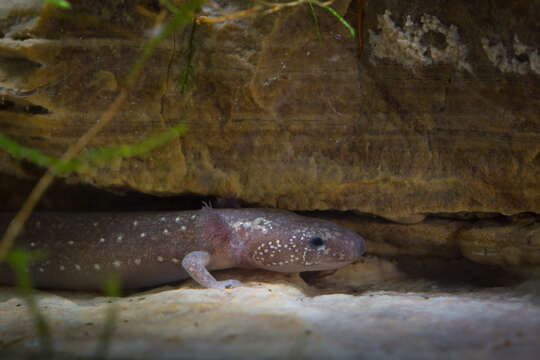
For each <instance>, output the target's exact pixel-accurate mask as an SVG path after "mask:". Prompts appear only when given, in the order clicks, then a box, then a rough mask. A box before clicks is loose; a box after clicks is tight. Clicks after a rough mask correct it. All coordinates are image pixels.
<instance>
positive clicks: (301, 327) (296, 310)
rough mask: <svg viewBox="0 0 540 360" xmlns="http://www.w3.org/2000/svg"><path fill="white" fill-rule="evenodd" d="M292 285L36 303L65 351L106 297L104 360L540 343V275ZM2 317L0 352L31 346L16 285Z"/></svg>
mask: <svg viewBox="0 0 540 360" xmlns="http://www.w3.org/2000/svg"><path fill="white" fill-rule="evenodd" d="M283 280H284V279H283ZM291 285H292V284H290V283H288V282H287V281H281V282H279V283H274V282H266V281H264V280H262V281H257V280H256V281H249V282H248V287H245V288H238V289H233V290H230V291H219V290H208V289H200V288H198V287H197V286H195V287H192V286H190V285H189V284H185V285H183V286H182V287H180V288H179V289H170V288H161V289H158V290H159V291H151V292H148V293H138V294H132V295H129V296H126V297H123V298H120V299H116V300H113V299H109V298H106V297H101V296H95V295H88V294H73V293H66V292H62V293H40V296H39V301H40V309H41V310H42V311H43V313H44V315H45V316H46V318H47V320H48V322H49V324H50V326H51V333H52V337H53V341H54V344H55V348H56V350H57V351H58V352H59V353H63V354H71V356H75V354H76V355H77V356H91V355H92V354H95V351H96V348H97V344H98V339H99V337H100V334H102V331H103V329H104V321H105V320H104V319H105V316H106V314H107V310H108V309H109V307H110V306H111V304H114V305H115V306H116V310H117V321H116V322H115V331H114V335H113V337H112V338H111V347H110V352H109V356H108V358H110V359H125V358H129V359H148V358H153V359H170V358H181V359H183V358H186V359H187V358H189V359H205V358H215V357H219V358H222V359H238V358H250V359H269V358H280V359H298V358H309V359H328V358H335V359H357V358H359V357H369V358H386V359H387V358H399V359H403V358H415V359H418V358H420V359H426V358H438V359H457V358H463V359H464V358H466V359H486V358H490V359H509V358H515V359H523V360H529V359H535V358H536V357H537V355H538V351H540V348H539V343H538V334H539V333H540V323H539V322H538V319H539V318H540V307H539V301H538V300H539V297H538V296H539V294H538V283H537V282H536V283H534V282H530V283H525V284H523V285H521V286H518V287H513V288H505V289H501V288H492V289H490V288H484V289H481V288H471V287H470V286H464V285H460V286H453V287H448V286H446V287H444V286H440V285H437V284H436V283H433V282H430V281H415V282H412V283H408V282H403V281H402V282H401V283H395V284H394V285H392V287H390V288H388V289H386V290H385V289H384V286H383V287H382V288H381V287H380V288H379V289H377V290H375V289H374V290H366V291H361V292H357V293H331V294H325V293H321V292H318V291H315V290H313V289H311V290H310V289H308V288H307V287H305V286H291ZM533 289H536V291H534V290H533ZM0 318H1V319H2V321H1V324H0V344H1V345H2V347H3V350H0V355H1V356H2V358H3V359H8V358H13V359H20V358H21V357H27V356H25V355H28V353H29V352H36V351H38V350H39V347H38V344H39V343H38V341H37V338H36V335H35V331H34V325H33V322H32V321H31V319H30V318H29V316H28V313H27V309H26V305H25V303H24V301H23V300H22V299H21V298H20V297H19V296H17V295H16V294H15V293H14V292H13V291H12V290H9V289H2V291H0ZM441 349H444V351H441ZM10 354H11V357H9V356H10ZM66 356H67V355H66Z"/></svg>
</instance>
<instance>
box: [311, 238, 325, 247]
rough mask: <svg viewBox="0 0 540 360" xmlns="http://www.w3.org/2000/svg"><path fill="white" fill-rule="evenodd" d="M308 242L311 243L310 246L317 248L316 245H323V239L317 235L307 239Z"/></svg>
mask: <svg viewBox="0 0 540 360" xmlns="http://www.w3.org/2000/svg"><path fill="white" fill-rule="evenodd" d="M309 244H310V245H311V247H313V248H318V247H321V246H323V245H324V240H323V239H321V238H320V237H318V236H315V237H312V238H311V240H309Z"/></svg>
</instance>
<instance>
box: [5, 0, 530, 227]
mask: <svg viewBox="0 0 540 360" xmlns="http://www.w3.org/2000/svg"><path fill="white" fill-rule="evenodd" d="M71 3H72V5H73V9H72V10H71V11H65V10H60V9H58V8H55V7H53V6H49V5H47V6H43V5H42V2H40V1H24V2H8V3H6V4H2V5H1V7H0V35H1V36H2V38H0V99H1V100H0V131H1V132H2V133H3V134H7V135H9V136H11V137H13V138H15V139H17V140H18V141H20V142H22V143H24V144H26V145H28V146H32V147H35V148H39V149H42V150H44V151H46V152H48V153H50V154H54V155H59V154H61V153H62V151H64V150H65V149H66V146H67V145H68V144H70V143H72V142H73V141H74V140H75V139H77V138H78V137H79V136H81V135H82V134H83V133H84V132H85V131H86V129H88V128H89V127H90V126H91V125H92V124H94V123H95V121H96V120H97V119H98V118H99V116H100V115H101V114H102V113H103V111H105V109H107V107H108V106H109V105H110V103H111V102H112V101H113V99H114V97H115V96H116V94H117V93H118V91H119V86H121V84H123V82H124V79H125V77H126V74H127V73H128V72H129V70H130V68H131V66H132V64H133V63H134V62H135V60H136V59H137V57H138V56H139V55H140V53H141V49H142V47H143V45H144V41H145V40H144V39H145V38H144V37H145V36H147V35H148V34H149V33H150V32H151V31H152V29H153V22H152V18H151V17H148V16H144V15H143V14H144V12H142V11H140V8H137V7H136V6H138V5H136V3H135V2H123V3H122V5H121V6H120V5H116V4H113V3H109V2H100V3H98V4H96V3H94V2H88V1H83V0H73V1H71ZM145 4H146V5H145ZM145 4H143V5H140V6H143V7H144V6H146V8H145V9H146V13H147V12H152V11H153V12H155V11H156V9H155V7H153V6H152V5H150V2H147V3H145ZM215 4H217V6H218V8H219V7H223V8H224V9H226V11H228V12H229V13H232V12H235V11H239V10H242V9H246V7H248V6H250V5H251V3H249V2H242V1H227V2H222V1H218V2H215ZM365 4H366V7H365V9H364V26H363V29H362V34H361V35H362V39H363V49H362V53H361V56H358V53H359V49H358V41H357V39H354V38H352V37H351V36H350V35H349V34H348V31H347V30H346V29H345V28H344V27H343V25H342V24H341V23H340V22H339V21H338V20H337V19H336V18H335V17H333V16H332V15H330V14H329V13H327V12H326V11H323V10H322V9H317V10H316V12H317V15H318V20H319V27H320V29H319V30H320V35H321V39H320V41H319V39H318V38H317V31H316V28H315V25H314V21H313V17H312V15H311V13H310V9H309V7H308V6H307V5H305V6H300V7H296V8H288V9H285V10H283V11H280V12H277V13H273V14H271V15H267V16H255V17H248V18H240V19H236V20H229V21H227V22H225V23H217V24H206V25H201V26H199V27H198V30H197V32H196V34H195V40H194V44H195V53H194V58H193V87H192V88H191V90H190V91H189V92H188V93H186V94H182V93H181V92H180V89H179V80H180V79H181V75H182V74H183V72H184V70H185V66H186V54H187V48H188V39H189V33H190V28H189V27H188V28H186V29H183V30H180V31H178V32H176V33H175V34H174V36H173V37H171V38H169V39H167V40H166V41H164V42H163V43H161V44H160V46H159V47H158V48H157V50H156V51H155V53H154V54H153V57H152V58H151V60H150V61H149V63H148V64H147V66H146V67H145V69H144V71H143V74H142V76H141V78H140V79H139V81H138V82H137V83H136V86H135V88H134V89H133V91H132V92H131V95H130V96H129V98H128V100H127V102H126V103H125V105H124V107H123V108H122V110H121V111H120V112H119V113H118V114H117V115H116V117H115V119H114V121H113V122H112V123H111V124H110V125H109V126H108V127H107V128H106V129H105V130H104V131H103V132H102V133H101V134H100V135H99V136H98V137H97V138H95V139H94V140H93V142H92V144H91V147H96V146H104V145H111V144H121V143H133V142H137V141H140V140H142V139H144V138H147V137H148V136H151V135H152V134H156V133H158V132H159V131H161V130H163V129H165V128H167V127H169V126H171V125H173V124H176V123H178V122H183V123H185V124H188V125H189V131H188V132H187V134H186V135H185V136H184V137H182V138H180V139H178V140H175V141H172V142H171V143H169V144H168V145H167V146H165V147H163V148H161V149H159V150H156V151H154V152H152V153H151V154H150V155H149V156H146V157H143V158H138V159H124V160H116V161H113V162H111V163H109V164H107V165H106V166H104V167H103V168H100V169H95V170H93V171H90V172H88V173H85V174H82V175H71V181H78V182H84V183H91V184H94V185H96V186H99V187H103V188H117V189H118V188H122V189H126V190H136V191H141V192H146V193H151V194H161V195H165V194H167V195H171V194H181V193H195V194H201V195H206V194H212V195H218V196H226V197H236V198H239V199H242V200H244V201H247V202H250V203H258V204H259V205H262V206H271V207H281V208H288V209H291V210H308V209H321V210H324V209H338V210H356V211H360V212H363V213H369V214H377V215H381V216H385V217H387V218H390V219H397V220H400V219H401V220H403V221H408V222H410V221H413V222H414V221H418V220H420V219H422V217H423V216H424V215H423V214H429V213H454V212H461V211H469V212H497V213H503V214H514V213H519V212H526V211H531V212H538V211H539V210H540V187H539V186H538V179H539V178H540V173H539V169H540V162H539V157H538V153H539V151H540V148H539V147H540V135H539V133H540V130H539V129H540V123H539V118H538V113H539V112H540V111H539V108H540V102H539V101H540V100H539V99H540V96H538V94H539V88H540V79H539V75H538V49H535V44H538V43H539V38H538V36H539V34H538V32H537V31H533V29H535V26H536V23H535V21H536V20H535V18H534V14H536V13H538V9H537V7H538V4H537V3H536V2H524V1H521V2H512V3H508V2H504V1H496V2H493V3H490V4H491V5H488V4H487V3H486V2H484V1H481V0H475V1H472V2H471V1H457V2H453V3H452V6H451V7H450V8H448V6H446V5H447V4H446V3H443V2H440V1H435V2H433V1H427V0H414V1H409V2H402V1H396V0H383V1H377V2H365ZM443 5H444V6H443ZM333 6H334V7H335V8H336V9H337V10H338V11H339V12H340V13H342V14H344V16H345V18H346V19H347V20H348V21H349V22H351V23H352V24H353V25H354V24H355V21H356V17H355V14H356V11H357V9H356V3H350V2H349V1H346V0H340V1H336V2H335V3H334V4H333ZM488 6H492V8H489V7H488ZM216 10H219V9H216V7H215V6H214V7H212V6H210V5H205V6H204V7H203V9H202V10H201V14H203V15H208V16H211V15H215V14H217V13H219V11H217V12H216ZM484 14H490V15H489V17H486V16H485V15H484ZM510 24H512V25H510ZM16 167H17V165H16V164H15V163H13V162H6V161H5V156H3V160H2V167H1V169H2V171H4V172H9V173H12V174H13V173H18V172H17V170H16Z"/></svg>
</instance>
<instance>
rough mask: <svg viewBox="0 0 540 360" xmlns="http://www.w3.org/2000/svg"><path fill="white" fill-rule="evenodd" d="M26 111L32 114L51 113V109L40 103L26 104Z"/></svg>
mask: <svg viewBox="0 0 540 360" xmlns="http://www.w3.org/2000/svg"><path fill="white" fill-rule="evenodd" d="M24 111H25V112H27V113H28V114H32V115H43V114H48V113H49V109H47V108H45V107H43V106H40V105H25V107H24Z"/></svg>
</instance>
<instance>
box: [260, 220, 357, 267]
mask: <svg viewBox="0 0 540 360" xmlns="http://www.w3.org/2000/svg"><path fill="white" fill-rule="evenodd" d="M260 240H262V241H260V242H258V246H257V247H256V249H254V250H255V251H254V253H253V256H252V259H253V260H254V262H255V265H256V266H257V267H261V268H265V269H268V270H273V271H283V272H300V271H314V270H329V269H336V268H339V267H342V266H345V265H347V264H350V263H352V262H354V261H356V260H358V258H359V257H360V256H361V255H362V254H363V253H364V251H365V241H364V239H363V238H362V237H361V236H360V235H358V234H357V233H356V232H354V231H352V230H349V229H347V228H344V227H341V226H338V225H336V224H334V223H331V222H327V221H323V220H319V219H309V220H303V221H302V223H299V224H293V225H291V226H288V228H281V229H279V230H278V231H276V233H274V234H272V237H268V238H264V240H263V239H260Z"/></svg>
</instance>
